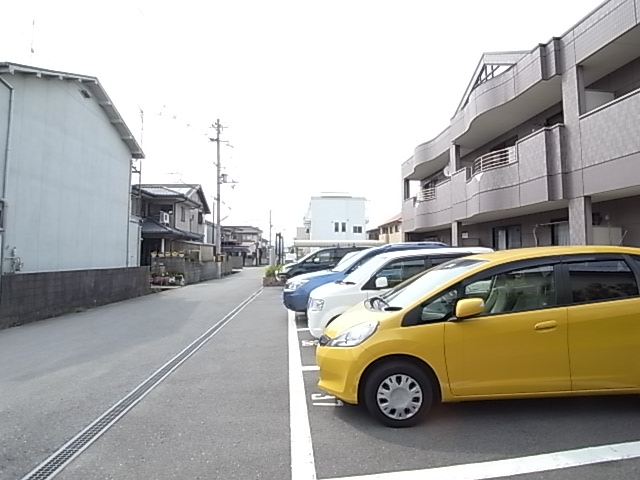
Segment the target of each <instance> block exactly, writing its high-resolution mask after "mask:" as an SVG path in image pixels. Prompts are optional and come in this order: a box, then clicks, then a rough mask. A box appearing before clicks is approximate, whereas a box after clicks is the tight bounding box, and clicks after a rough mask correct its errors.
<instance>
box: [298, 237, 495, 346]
mask: <svg viewBox="0 0 640 480" xmlns="http://www.w3.org/2000/svg"><path fill="white" fill-rule="evenodd" d="M492 251H493V250H492V249H490V248H483V247H459V248H458V247H450V248H437V249H422V250H416V249H413V250H404V251H393V252H386V253H382V254H380V255H377V256H376V257H374V258H372V259H371V260H369V261H368V262H367V263H365V264H364V265H363V266H362V267H361V268H358V269H357V270H355V271H354V272H352V273H350V274H349V275H347V276H346V277H345V278H344V279H343V280H341V281H338V282H333V283H326V284H324V285H322V286H320V287H318V288H316V289H314V290H313V291H312V292H311V296H310V297H309V305H308V308H307V318H308V323H309V331H310V332H311V335H313V336H314V337H315V338H320V336H321V335H322V331H323V330H324V329H325V327H326V326H327V325H328V324H330V323H331V322H332V321H333V320H335V319H336V318H337V317H338V316H340V315H341V314H343V313H344V312H346V311H347V310H349V309H350V308H351V307H352V306H354V305H355V304H356V303H359V302H362V301H363V300H366V299H367V298H370V297H373V296H377V295H380V294H382V293H384V292H386V291H387V290H389V289H390V288H392V287H395V286H396V285H398V284H400V283H402V282H404V281H405V280H407V279H409V278H411V277H413V276H414V275H417V274H418V273H420V272H422V271H424V270H427V269H429V268H432V267H434V266H436V265H440V264H441V263H444V262H448V261H449V260H452V259H454V258H459V257H465V256H468V255H473V254H474V253H487V252H492Z"/></svg>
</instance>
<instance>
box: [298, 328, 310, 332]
mask: <svg viewBox="0 0 640 480" xmlns="http://www.w3.org/2000/svg"><path fill="white" fill-rule="evenodd" d="M308 331H309V329H308V328H306V327H305V328H298V332H308Z"/></svg>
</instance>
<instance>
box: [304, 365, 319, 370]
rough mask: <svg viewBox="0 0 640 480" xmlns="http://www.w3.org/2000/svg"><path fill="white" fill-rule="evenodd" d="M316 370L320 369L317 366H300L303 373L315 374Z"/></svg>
mask: <svg viewBox="0 0 640 480" xmlns="http://www.w3.org/2000/svg"><path fill="white" fill-rule="evenodd" d="M318 370H320V367H319V366H318V365H303V366H302V371H303V372H317V371H318Z"/></svg>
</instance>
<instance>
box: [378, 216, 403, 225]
mask: <svg viewBox="0 0 640 480" xmlns="http://www.w3.org/2000/svg"><path fill="white" fill-rule="evenodd" d="M400 221H402V213H399V214H397V215H395V216H393V217H391V218H390V219H389V220H387V221H386V222H384V223H381V224H380V225H379V227H383V226H385V225H389V224H391V223H396V222H400Z"/></svg>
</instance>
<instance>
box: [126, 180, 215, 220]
mask: <svg viewBox="0 0 640 480" xmlns="http://www.w3.org/2000/svg"><path fill="white" fill-rule="evenodd" d="M132 189H133V190H134V191H137V190H138V189H139V190H140V192H141V193H144V194H145V195H149V196H150V197H164V198H180V199H189V200H191V201H192V202H194V200H193V199H192V198H191V195H193V193H194V192H197V193H198V198H199V200H200V204H201V205H202V208H203V209H204V212H205V213H211V210H210V208H209V203H208V202H207V199H206V197H205V195H204V192H203V191H202V186H201V185H197V184H191V185H189V184H184V183H147V184H142V185H133V186H132ZM194 203H196V204H197V202H194Z"/></svg>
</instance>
